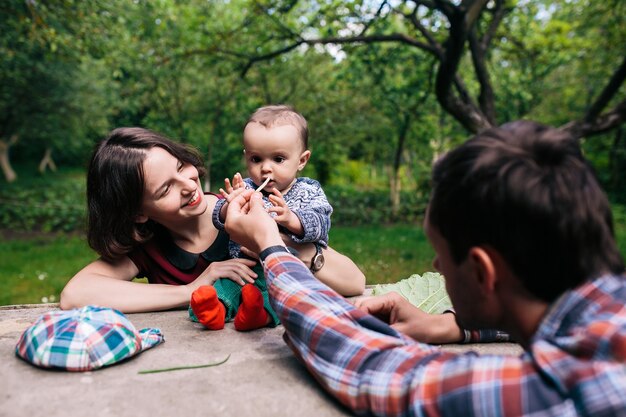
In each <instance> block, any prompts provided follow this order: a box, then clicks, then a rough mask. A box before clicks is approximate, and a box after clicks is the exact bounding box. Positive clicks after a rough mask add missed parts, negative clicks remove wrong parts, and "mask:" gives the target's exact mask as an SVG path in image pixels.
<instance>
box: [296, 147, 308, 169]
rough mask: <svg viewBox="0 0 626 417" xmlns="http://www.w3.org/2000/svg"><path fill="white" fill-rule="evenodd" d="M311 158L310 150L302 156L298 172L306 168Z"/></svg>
mask: <svg viewBox="0 0 626 417" xmlns="http://www.w3.org/2000/svg"><path fill="white" fill-rule="evenodd" d="M310 157H311V151H309V150H308V149H307V150H306V151H304V152H302V154H301V155H300V162H299V163H298V171H302V170H303V169H304V167H305V166H306V163H307V162H309V158H310Z"/></svg>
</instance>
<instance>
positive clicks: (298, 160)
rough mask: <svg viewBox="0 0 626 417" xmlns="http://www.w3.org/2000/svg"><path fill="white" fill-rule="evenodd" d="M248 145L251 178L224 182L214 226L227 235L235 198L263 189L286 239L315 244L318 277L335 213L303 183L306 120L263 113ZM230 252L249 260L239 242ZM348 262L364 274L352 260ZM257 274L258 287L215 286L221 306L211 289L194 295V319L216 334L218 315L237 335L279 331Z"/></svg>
mask: <svg viewBox="0 0 626 417" xmlns="http://www.w3.org/2000/svg"><path fill="white" fill-rule="evenodd" d="M243 145H244V155H245V161H246V166H247V169H248V174H249V176H250V177H249V178H246V179H243V178H242V176H241V174H239V173H237V174H235V176H234V177H233V180H232V183H231V181H230V180H229V179H225V180H224V184H225V189H220V191H221V193H222V195H223V196H224V199H221V200H219V201H218V202H217V203H216V205H215V209H214V210H213V224H214V225H215V226H216V227H217V228H218V229H220V230H223V229H224V219H225V216H226V208H227V205H228V200H229V198H230V197H232V196H231V195H232V194H233V193H235V194H236V193H237V190H241V189H245V188H252V189H255V190H257V189H258V190H259V191H261V192H262V193H263V195H264V200H265V205H266V208H267V210H268V212H270V213H273V214H272V215H273V217H274V219H275V220H276V222H277V223H278V225H279V228H280V230H281V231H282V232H283V233H285V234H286V235H287V236H289V238H290V239H291V240H292V241H293V242H295V243H298V244H299V243H313V244H314V246H315V254H314V255H313V257H312V258H311V261H310V262H311V263H310V266H309V268H310V269H311V271H312V272H313V273H316V272H318V271H319V270H320V269H321V268H322V267H323V266H324V263H325V260H324V254H323V252H322V249H325V250H326V249H327V248H328V231H329V229H330V215H331V213H332V211H333V209H332V207H331V206H330V204H329V203H328V200H327V199H326V195H325V194H324V191H323V190H322V187H321V185H320V183H319V182H318V181H316V180H313V179H310V178H305V177H297V175H298V173H299V172H300V171H302V170H303V169H304V167H305V166H306V164H307V162H308V161H309V158H310V156H311V151H310V150H309V149H308V127H307V122H306V119H305V118H304V117H303V116H302V115H301V114H300V113H298V112H297V111H295V110H294V109H293V108H292V107H289V106H284V105H276V106H265V107H261V108H259V109H258V110H257V111H255V112H254V113H253V114H252V116H250V119H249V120H248V122H247V123H246V126H245V128H244V132H243ZM229 251H230V255H231V257H232V258H240V257H245V256H246V254H242V252H241V247H240V246H239V245H238V244H237V243H235V242H233V241H230V242H229ZM293 251H294V253H297V251H295V250H293ZM335 253H336V252H335ZM345 260H346V261H347V263H348V264H349V265H350V267H353V268H354V270H356V271H357V272H359V273H360V271H358V267H356V265H354V264H353V263H352V262H351V261H350V260H349V259H348V258H345ZM254 271H255V272H256V273H257V275H258V278H257V279H256V280H255V283H254V285H253V284H247V285H245V286H244V287H243V288H241V287H239V286H238V285H237V284H235V283H234V282H232V281H230V280H228V279H220V280H217V281H216V282H215V284H214V287H215V290H216V292H217V298H218V299H219V303H217V305H215V300H214V299H211V298H210V296H211V292H210V291H209V289H208V288H204V287H201V288H200V289H198V290H197V291H196V292H194V294H193V295H192V298H191V305H190V310H189V314H190V317H191V319H192V320H194V321H199V322H200V323H202V324H204V325H205V327H207V328H214V327H212V325H211V323H213V322H215V316H216V315H219V316H224V315H225V320H226V321H229V320H231V319H234V321H235V328H236V329H237V330H252V329H255V328H260V327H264V326H267V325H277V324H278V323H279V321H278V318H277V316H276V314H275V312H274V311H273V309H272V307H271V305H270V303H269V295H268V293H267V285H266V283H265V278H264V277H263V270H262V268H261V267H260V265H257V267H255V268H254ZM213 297H214V295H213ZM222 305H223V306H224V308H222ZM218 322H219V323H223V320H222V319H221V318H220V319H219V320H218ZM217 328H221V327H217ZM217 328H215V329H217Z"/></svg>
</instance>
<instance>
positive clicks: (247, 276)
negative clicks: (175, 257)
mask: <svg viewBox="0 0 626 417" xmlns="http://www.w3.org/2000/svg"><path fill="white" fill-rule="evenodd" d="M254 265H256V261H253V260H251V259H241V258H238V259H228V260H226V261H221V262H213V263H211V265H209V266H208V267H207V269H205V270H204V272H203V273H202V274H200V275H199V276H198V278H196V279H195V281H193V282H191V283H189V284H187V285H188V286H189V287H190V288H191V291H192V292H193V291H195V290H196V289H197V288H199V287H201V286H202V285H213V284H214V283H215V281H217V280H218V279H219V278H228V279H230V280H231V281H234V282H236V283H237V284H239V285H242V286H243V285H245V284H252V283H254V280H255V279H256V278H257V274H256V272H254V271H253V270H252V269H251V268H252V267H253V266H254Z"/></svg>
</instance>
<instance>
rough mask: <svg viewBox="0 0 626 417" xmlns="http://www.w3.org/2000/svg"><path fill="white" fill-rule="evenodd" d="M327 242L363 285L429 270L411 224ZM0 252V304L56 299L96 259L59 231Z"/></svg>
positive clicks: (345, 232)
mask: <svg viewBox="0 0 626 417" xmlns="http://www.w3.org/2000/svg"><path fill="white" fill-rule="evenodd" d="M331 243H332V245H333V247H334V248H335V249H337V250H338V251H340V252H342V253H344V254H345V255H347V256H349V257H350V258H352V259H353V260H354V261H355V262H356V263H357V265H359V267H360V268H361V269H362V270H363V272H364V273H365V275H366V276H367V277H368V283H369V284H376V283H386V282H395V281H397V280H399V279H402V278H406V277H408V276H409V275H411V274H412V273H415V272H420V273H421V272H423V271H425V270H431V269H432V268H430V262H431V260H432V250H431V249H430V246H429V245H428V243H427V242H426V238H425V237H424V234H423V233H422V231H421V229H419V228H418V227H416V226H389V227H385V226H376V227H374V226H372V227H365V228H351V227H334V228H333V229H332V232H331ZM0 253H2V257H0V274H1V279H0V305H8V304H33V303H42V302H58V301H59V295H60V293H61V290H62V289H63V287H64V286H65V284H66V283H67V281H68V280H69V279H70V278H71V277H72V276H73V275H74V274H75V273H76V272H78V271H79V270H80V269H81V268H82V267H83V266H85V265H86V264H87V263H89V262H91V261H92V260H94V259H96V254H95V253H94V252H93V251H92V250H91V249H90V248H89V247H88V246H87V242H86V241H85V239H84V238H83V237H81V236H68V235H63V234H56V235H41V236H39V237H36V238H23V239H14V240H2V241H0Z"/></svg>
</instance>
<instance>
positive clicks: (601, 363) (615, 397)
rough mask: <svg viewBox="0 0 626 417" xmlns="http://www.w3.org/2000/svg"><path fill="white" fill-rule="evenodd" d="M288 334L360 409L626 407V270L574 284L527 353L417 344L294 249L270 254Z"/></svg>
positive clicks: (506, 412) (512, 411)
mask: <svg viewBox="0 0 626 417" xmlns="http://www.w3.org/2000/svg"><path fill="white" fill-rule="evenodd" d="M264 264H265V269H266V278H267V280H268V282H269V285H270V295H271V298H272V305H273V306H274V309H275V310H276V312H277V313H278V315H279V317H280V319H281V321H282V323H283V324H284V326H285V329H286V338H285V339H286V340H287V341H288V343H289V345H290V346H291V348H292V349H293V351H294V353H295V354H296V356H297V357H298V358H300V359H301V360H302V361H303V362H304V364H305V365H306V367H307V368H308V369H309V371H310V372H311V373H312V374H313V376H314V377H315V378H316V379H317V380H318V381H319V382H320V384H321V385H322V386H323V387H324V388H325V389H326V390H327V391H328V392H330V393H331V394H332V395H333V396H335V397H337V398H338V399H339V401H341V402H342V403H343V404H345V405H346V406H347V407H349V408H350V409H351V410H354V411H355V412H357V413H358V414H374V415H386V416H390V415H394V416H395V415H419V416H468V417H471V416H477V417H478V416H480V417H483V416H534V417H539V416H552V415H554V416H557V415H558V416H577V415H590V416H591V415H593V416H616V415H622V416H624V415H626V307H625V306H626V284H625V279H624V278H625V277H619V276H604V277H601V278H598V279H596V280H594V281H591V282H588V283H586V284H584V285H582V286H580V287H579V288H577V289H575V290H572V291H568V292H567V293H566V294H564V295H563V296H562V297H561V298H560V299H559V300H558V301H557V302H555V303H554V304H553V305H552V306H551V308H550V310H549V312H548V314H547V315H546V317H545V318H544V320H543V321H542V323H541V324H540V326H539V328H538V330H537V332H536V334H535V336H534V338H533V340H532V341H531V346H530V348H529V349H528V351H527V352H525V353H524V354H522V355H521V356H519V357H514V356H497V355H483V356H480V355H477V354H475V353H472V352H468V353H464V354H458V353H451V352H444V351H442V350H440V349H438V348H436V347H433V346H429V345H425V344H422V343H417V342H415V341H413V340H411V339H409V338H408V337H406V336H403V335H402V334H400V333H398V332H396V331H395V330H394V329H392V328H391V327H389V326H388V325H386V324H385V323H383V322H382V321H380V320H378V319H376V318H375V317H373V316H370V315H367V314H365V313H363V312H361V311H360V310H358V309H355V308H354V307H353V306H352V305H351V304H350V303H348V302H347V301H345V300H344V299H343V298H342V297H341V296H339V295H338V294H337V293H335V292H334V291H332V290H330V289H329V288H328V287H326V286H325V285H323V284H322V283H320V282H319V281H318V280H316V279H315V278H314V277H313V276H312V275H311V273H310V272H309V271H308V269H307V268H306V267H305V266H304V265H303V264H302V263H301V262H300V261H298V260H297V259H296V258H294V257H293V256H291V255H288V254H286V253H276V254H271V255H269V256H268V257H267V258H266V259H265V260H264Z"/></svg>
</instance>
